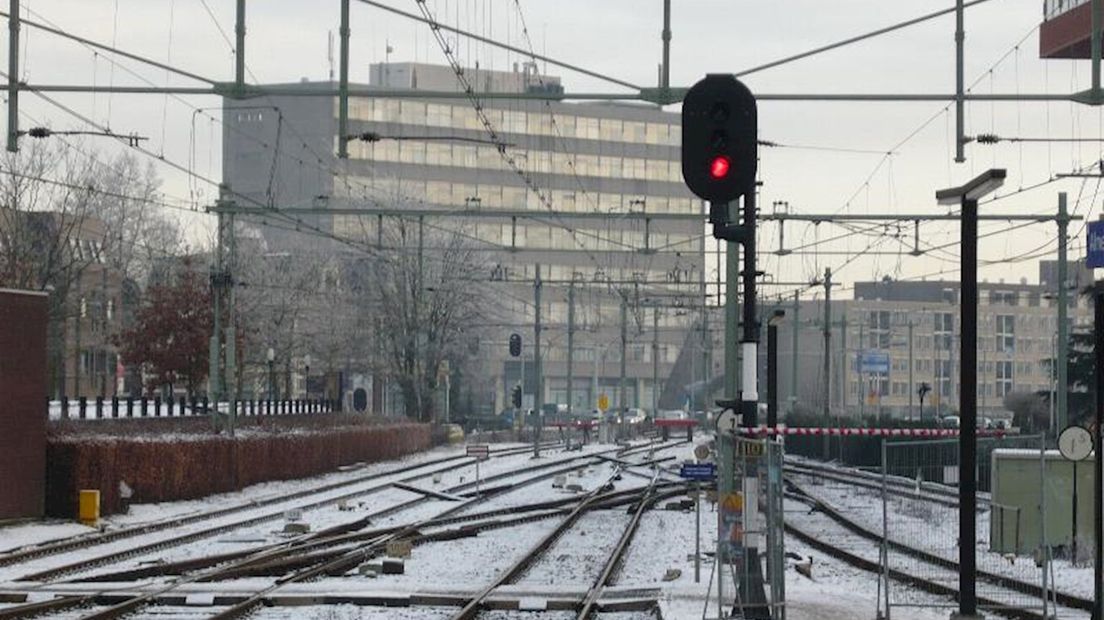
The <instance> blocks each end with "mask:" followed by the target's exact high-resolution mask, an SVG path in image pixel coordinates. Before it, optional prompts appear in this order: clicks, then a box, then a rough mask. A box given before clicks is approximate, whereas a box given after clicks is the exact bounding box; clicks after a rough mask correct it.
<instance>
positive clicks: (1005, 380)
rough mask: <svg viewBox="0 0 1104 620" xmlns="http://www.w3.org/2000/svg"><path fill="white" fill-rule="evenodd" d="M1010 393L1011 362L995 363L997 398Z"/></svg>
mask: <svg viewBox="0 0 1104 620" xmlns="http://www.w3.org/2000/svg"><path fill="white" fill-rule="evenodd" d="M1010 393H1012V362H997V396H999V397H1002V398H1003V397H1004V396H1007V395H1008V394H1010Z"/></svg>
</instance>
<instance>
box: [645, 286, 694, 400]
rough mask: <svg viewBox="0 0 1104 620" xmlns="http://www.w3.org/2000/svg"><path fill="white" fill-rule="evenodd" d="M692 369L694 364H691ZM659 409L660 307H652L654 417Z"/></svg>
mask: <svg viewBox="0 0 1104 620" xmlns="http://www.w3.org/2000/svg"><path fill="white" fill-rule="evenodd" d="M691 368H693V364H692V363H691ZM658 408H659V306H654V307H652V417H653V419H654V417H655V414H656V410H657V409H658Z"/></svg>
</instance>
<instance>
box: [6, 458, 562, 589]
mask: <svg viewBox="0 0 1104 620" xmlns="http://www.w3.org/2000/svg"><path fill="white" fill-rule="evenodd" d="M548 445H549V446H553V445H556V444H555V443H549V444H548ZM531 450H532V448H531V447H524V448H506V449H496V450H492V451H491V456H492V457H503V456H510V455H514V454H523V453H526V452H529V451H531ZM473 462H474V460H473V459H472V458H470V457H467V456H465V455H463V454H458V455H454V456H447V457H442V458H438V459H433V460H429V461H423V462H420V463H412V464H410V465H404V466H401V467H396V468H391V469H388V470H387V471H382V472H376V473H373V474H368V475H364V476H357V477H354V478H350V479H348V480H341V481H337V482H332V483H329V484H325V485H323V486H320V487H314V488H310V489H305V490H302V491H295V492H291V493H283V494H278V495H274V496H271V497H266V498H263V499H258V500H254V501H249V502H244V503H241V504H237V505H234V506H228V507H226V508H217V509H214V510H207V511H203V512H199V513H196V514H190V515H183V516H179V517H173V518H171V519H165V520H162V521H157V522H154V523H146V524H142V525H136V526H132V527H126V528H121V529H117V530H111V531H105V532H100V533H96V534H89V535H86V536H80V537H75V538H67V539H64V540H60V541H51V542H47V543H42V544H39V545H33V546H29V547H25V548H21V549H17V550H14V551H10V552H7V553H3V554H0V568H2V567H6V566H12V565H15V564H23V563H26V562H28V561H31V560H36V559H39V558H43V557H49V556H52V555H58V554H62V553H67V552H71V551H75V550H80V549H87V548H90V547H93V546H96V545H106V544H109V543H114V542H119V541H124V540H129V539H133V538H136V537H140V536H145V535H148V534H155V533H157V532H163V531H166V530H171V529H179V528H180V527H183V526H189V525H194V524H197V523H203V522H205V521H215V520H218V519H222V518H225V517H231V516H233V515H236V514H242V513H245V512H249V511H255V510H257V509H258V508H266V507H273V506H281V505H282V504H287V503H289V502H295V501H296V500H300V499H304V498H309V497H312V496H318V495H320V494H325V493H329V492H333V491H340V490H341V489H348V488H352V487H356V486H358V485H362V484H366V483H371V482H376V481H380V480H383V479H385V478H391V477H395V476H400V475H403V474H409V473H411V472H416V471H417V470H421V469H427V470H429V471H426V472H424V473H422V475H420V476H410V477H409V478H408V479H411V480H416V479H418V478H421V477H424V476H430V475H433V474H434V473H437V472H439V471H442V472H443V471H448V470H450V469H454V468H459V467H465V466H467V465H469V464H471V463H473ZM388 486H390V482H388V483H386V484H381V485H379V486H378V487H372V488H369V489H367V490H366V491H369V492H370V491H373V490H376V489H383V488H387V487H388ZM364 491H365V490H362V491H358V492H356V493H351V494H348V497H346V496H344V495H339V496H338V497H337V498H336V499H330V500H326V501H340V500H341V499H342V498H343V497H346V498H349V497H356V496H357V493H363V492H364ZM313 503H314V502H310V503H308V504H302V505H295V506H283V507H282V508H280V510H281V512H280V514H283V513H282V511H283V510H287V509H289V508H298V509H301V510H302V509H309V508H308V507H309V506H310V505H311V504H313ZM272 514H275V513H272Z"/></svg>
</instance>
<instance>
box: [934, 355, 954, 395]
mask: <svg viewBox="0 0 1104 620" xmlns="http://www.w3.org/2000/svg"><path fill="white" fill-rule="evenodd" d="M953 374H954V364H952V363H951V361H950V360H936V362H935V383H936V386H937V389H938V390H939V395H940V396H943V397H945V398H950V397H951V377H952V375H953Z"/></svg>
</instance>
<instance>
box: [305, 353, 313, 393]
mask: <svg viewBox="0 0 1104 620" xmlns="http://www.w3.org/2000/svg"><path fill="white" fill-rule="evenodd" d="M310 363H311V358H310V354H309V353H308V354H306V355H304V356H303V394H304V395H305V397H306V398H310Z"/></svg>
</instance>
